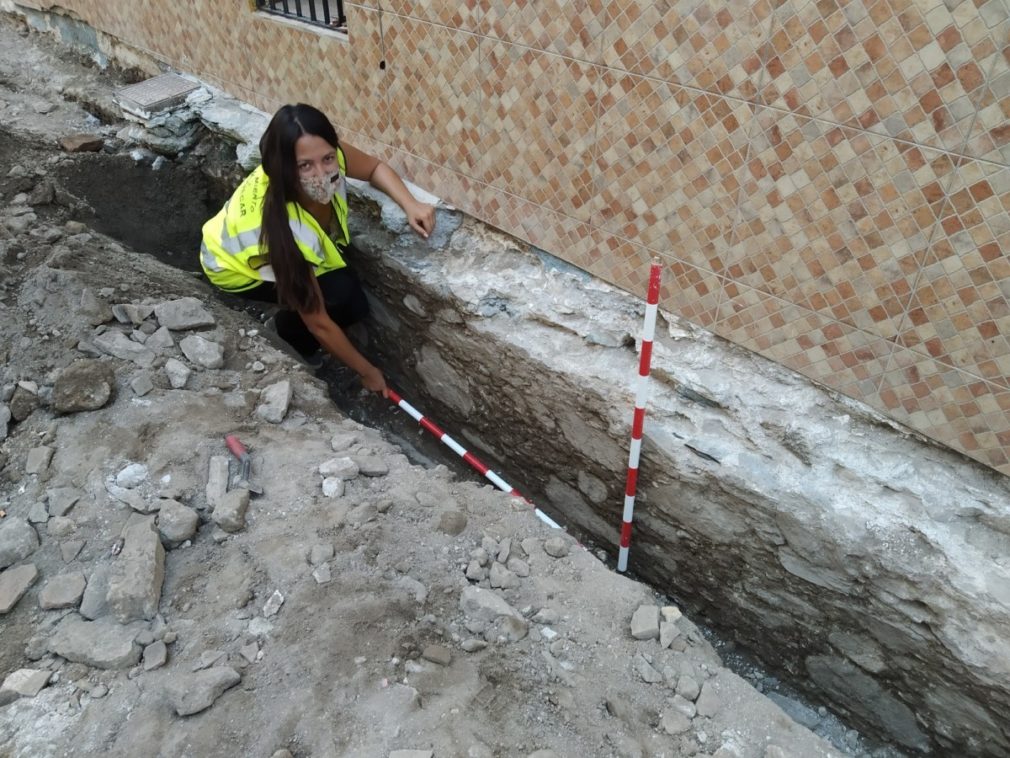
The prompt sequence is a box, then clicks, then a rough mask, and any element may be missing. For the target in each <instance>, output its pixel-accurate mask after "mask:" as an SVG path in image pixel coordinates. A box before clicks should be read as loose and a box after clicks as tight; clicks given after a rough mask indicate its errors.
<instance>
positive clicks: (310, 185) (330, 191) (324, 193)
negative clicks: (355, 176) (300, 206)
mask: <svg viewBox="0 0 1010 758" xmlns="http://www.w3.org/2000/svg"><path fill="white" fill-rule="evenodd" d="M339 179H340V172H339V171H334V172H333V173H332V174H323V175H322V176H318V175H316V176H310V177H308V178H306V179H302V191H303V192H304V193H305V194H306V195H308V196H309V197H310V198H312V199H313V200H315V201H316V202H317V203H322V204H323V205H326V204H328V203H329V202H330V201H331V200H333V196H334V195H335V194H337V184H338V182H339Z"/></svg>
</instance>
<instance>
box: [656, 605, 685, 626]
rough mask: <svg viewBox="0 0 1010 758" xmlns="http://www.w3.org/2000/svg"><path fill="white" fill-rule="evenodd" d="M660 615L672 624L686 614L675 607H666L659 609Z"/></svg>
mask: <svg viewBox="0 0 1010 758" xmlns="http://www.w3.org/2000/svg"><path fill="white" fill-rule="evenodd" d="M659 615H660V616H662V617H663V621H666V622H667V623H669V624H672V623H674V622H675V621H677V620H678V619H679V618H680V617H681V616H683V615H684V614H683V613H681V612H680V608H678V607H677V606H675V605H664V606H663V607H662V608H660V609H659Z"/></svg>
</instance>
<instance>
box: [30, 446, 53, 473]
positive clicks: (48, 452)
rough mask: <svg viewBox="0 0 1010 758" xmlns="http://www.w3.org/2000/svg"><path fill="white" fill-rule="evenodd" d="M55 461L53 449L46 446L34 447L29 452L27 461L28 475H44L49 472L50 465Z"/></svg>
mask: <svg viewBox="0 0 1010 758" xmlns="http://www.w3.org/2000/svg"><path fill="white" fill-rule="evenodd" d="M52 460H53V449H52V448H51V447H48V446H46V445H39V446H38V447H33V448H32V449H31V450H29V451H28V457H27V458H26V459H25V473H26V474H44V473H45V472H46V471H48V470H49V463H50V462H51V461H52Z"/></svg>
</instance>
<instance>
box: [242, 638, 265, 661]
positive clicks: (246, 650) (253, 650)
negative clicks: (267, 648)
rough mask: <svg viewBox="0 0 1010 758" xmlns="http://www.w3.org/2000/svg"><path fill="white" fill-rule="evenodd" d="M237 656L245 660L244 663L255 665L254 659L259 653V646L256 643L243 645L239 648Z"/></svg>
mask: <svg viewBox="0 0 1010 758" xmlns="http://www.w3.org/2000/svg"><path fill="white" fill-rule="evenodd" d="M238 652H239V654H240V655H241V656H242V657H243V658H245V660H246V663H256V658H257V656H258V655H259V652H260V646H259V645H258V644H256V642H255V641H254V642H250V643H249V644H248V645H243V646H242V647H241V648H239V651H238Z"/></svg>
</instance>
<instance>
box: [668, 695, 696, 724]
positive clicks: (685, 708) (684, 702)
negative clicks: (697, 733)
mask: <svg viewBox="0 0 1010 758" xmlns="http://www.w3.org/2000/svg"><path fill="white" fill-rule="evenodd" d="M670 705H672V706H673V707H674V708H676V709H677V710H678V711H680V712H681V713H683V714H684V715H685V716H687V717H688V718H689V719H693V718H694V717H695V715H697V713H698V709H697V708H695V707H694V703H692V702H691V701H690V700H688V699H687V698H685V697H681V696H680V695H674V696H673V697H672V698H671V699H670Z"/></svg>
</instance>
